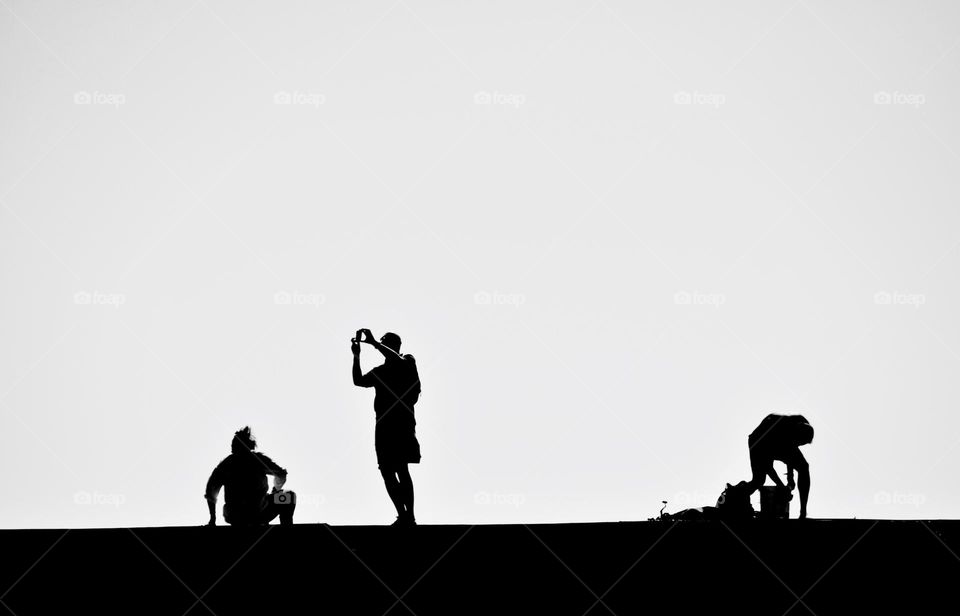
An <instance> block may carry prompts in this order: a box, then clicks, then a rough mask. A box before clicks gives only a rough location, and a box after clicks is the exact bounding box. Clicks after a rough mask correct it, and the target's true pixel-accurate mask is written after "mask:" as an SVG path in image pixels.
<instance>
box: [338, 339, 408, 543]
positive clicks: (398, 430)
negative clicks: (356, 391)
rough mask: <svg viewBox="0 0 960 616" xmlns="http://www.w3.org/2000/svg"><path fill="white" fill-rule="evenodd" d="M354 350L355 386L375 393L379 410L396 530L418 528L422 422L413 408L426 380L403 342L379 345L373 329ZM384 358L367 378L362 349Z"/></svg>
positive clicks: (379, 442) (380, 446) (378, 437)
mask: <svg viewBox="0 0 960 616" xmlns="http://www.w3.org/2000/svg"><path fill="white" fill-rule="evenodd" d="M351 342H352V344H351V345H350V350H351V351H352V352H353V384H354V385H356V386H358V387H373V388H374V390H375V391H376V396H375V397H374V400H373V409H374V412H375V413H376V416H377V425H376V430H375V432H374V437H375V438H374V442H375V446H376V451H377V463H378V464H379V466H380V474H381V476H382V477H383V483H384V485H385V486H386V488H387V494H388V495H389V496H390V500H391V501H393V505H394V507H396V509H397V520H396V522H394V523H393V525H394V526H415V525H416V523H417V522H416V518H415V517H414V515H413V479H412V478H411V477H410V470H409V468H408V467H407V465H408V464H418V463H419V462H420V443H419V441H417V431H416V426H417V420H416V418H415V417H414V413H413V405H414V404H415V403H416V402H417V400H418V399H419V398H420V376H419V375H418V374H417V363H416V360H414V358H413V355H401V354H400V336H398V335H397V334H393V333H386V334H384V335H383V336H382V337H381V338H380V341H379V342H378V341H377V340H376V339H374V337H373V334H372V333H371V332H370V330H369V329H361V330H360V331H358V332H357V336H356V338H354V339H353V340H352V341H351ZM361 342H363V343H366V344H369V345H371V346H373V348H375V349H377V350H378V351H380V352H381V353H382V354H383V357H384V362H383V363H382V364H381V365H379V366H377V367H375V368H373V369H372V370H370V372H368V373H366V374H363V371H362V370H361V369H360V343H361Z"/></svg>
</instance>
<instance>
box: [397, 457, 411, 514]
mask: <svg viewBox="0 0 960 616" xmlns="http://www.w3.org/2000/svg"><path fill="white" fill-rule="evenodd" d="M397 478H398V479H399V480H400V481H399V486H400V499H401V501H402V502H403V504H404V506H405V507H406V513H407V517H408V518H409V519H410V520H413V519H414V516H413V478H412V477H410V469H409V468H408V467H407V465H406V464H404V465H403V466H401V467H400V468H398V469H397Z"/></svg>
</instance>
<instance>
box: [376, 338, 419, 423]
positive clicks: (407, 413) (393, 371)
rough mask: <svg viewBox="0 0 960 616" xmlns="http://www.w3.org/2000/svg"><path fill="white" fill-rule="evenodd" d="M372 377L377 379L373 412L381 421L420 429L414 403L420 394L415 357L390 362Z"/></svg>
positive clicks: (389, 360) (400, 357) (377, 368)
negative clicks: (417, 425)
mask: <svg viewBox="0 0 960 616" xmlns="http://www.w3.org/2000/svg"><path fill="white" fill-rule="evenodd" d="M370 374H372V375H373V377H374V385H373V387H374V391H375V392H376V395H375V397H374V400H373V410H374V412H375V413H376V416H377V421H378V422H381V421H386V422H387V423H388V424H389V425H397V426H401V425H402V426H403V427H407V428H412V427H414V426H416V423H417V421H416V417H415V414H414V404H415V403H416V401H417V397H418V396H419V393H420V378H419V375H418V374H417V363H416V360H415V359H414V358H413V355H401V356H399V358H397V359H388V360H386V361H385V362H384V363H383V364H381V365H379V366H377V367H376V368H374V369H373V370H371V371H370Z"/></svg>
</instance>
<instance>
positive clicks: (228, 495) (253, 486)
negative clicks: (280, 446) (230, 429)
mask: <svg viewBox="0 0 960 616" xmlns="http://www.w3.org/2000/svg"><path fill="white" fill-rule="evenodd" d="M223 488H224V496H223V498H224V501H225V502H227V503H241V502H256V501H259V500H260V499H262V498H263V497H264V496H265V495H266V493H267V474H266V473H265V472H264V465H263V463H262V462H261V461H260V460H259V458H258V457H257V454H256V453H251V454H240V455H238V454H231V455H230V456H229V457H228V458H227V461H226V467H225V468H224V478H223Z"/></svg>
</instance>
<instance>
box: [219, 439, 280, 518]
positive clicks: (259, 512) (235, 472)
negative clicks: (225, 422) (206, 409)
mask: <svg viewBox="0 0 960 616" xmlns="http://www.w3.org/2000/svg"><path fill="white" fill-rule="evenodd" d="M256 448H257V441H256V440H255V439H254V438H253V433H252V432H251V431H250V427H249V426H247V427H244V428H241V429H240V430H237V432H236V433H235V434H234V435H233V441H231V443H230V455H229V456H227V457H226V458H224V459H223V460H222V461H221V462H220V464H218V465H217V466H216V468H214V469H213V472H212V473H210V479H208V480H207V489H206V491H205V492H204V498H205V499H206V501H207V510H208V512H209V514H210V519H209V521H208V522H207V525H208V526H215V525H216V523H217V497H218V496H219V494H220V489H221V488H223V489H224V496H223V500H224V504H223V518H224V521H226V522H227V523H228V524H232V525H235V526H250V525H261V524H269V523H270V521H271V520H273V519H274V518H276V517H278V516H279V518H280V523H281V524H293V511H294V509H295V508H296V494H295V493H294V492H290V491H287V490H283V489H282V488H283V485H284V483H286V481H287V471H286V469H284V468H283V467H282V466H280V465H279V464H277V463H276V462H274V461H273V460H271V459H270V458H269V457H268V456H267V455H266V454H263V453H260V452H259V451H254V450H255V449H256ZM267 475H272V476H273V490H272V491H271V492H270V493H269V494H267Z"/></svg>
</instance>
